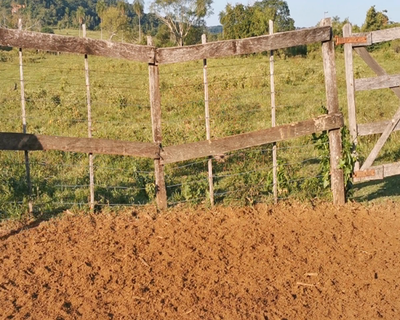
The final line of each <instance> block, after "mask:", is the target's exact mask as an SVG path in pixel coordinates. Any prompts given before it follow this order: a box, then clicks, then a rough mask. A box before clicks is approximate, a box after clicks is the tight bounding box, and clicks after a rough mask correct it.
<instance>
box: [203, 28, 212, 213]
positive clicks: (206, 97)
mask: <svg viewBox="0 0 400 320" xmlns="http://www.w3.org/2000/svg"><path fill="white" fill-rule="evenodd" d="M201 42H202V44H206V43H207V36H206V35H205V34H203V35H202V37H201ZM203 78H204V105H205V118H206V119H205V120H206V139H207V140H210V139H211V127H210V106H209V95H208V78H207V59H204V60H203ZM208 186H209V192H210V203H211V206H214V181H213V165H212V157H209V158H208Z"/></svg>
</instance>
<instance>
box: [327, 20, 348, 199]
mask: <svg viewBox="0 0 400 320" xmlns="http://www.w3.org/2000/svg"><path fill="white" fill-rule="evenodd" d="M321 26H332V22H331V19H330V18H326V19H323V20H322V22H321ZM331 38H332V39H331V40H329V41H325V42H322V55H323V63H324V73H325V90H326V100H327V101H326V102H327V108H328V113H329V114H334V113H339V112H340V110H339V96H338V88H337V79H336V64H335V44H334V41H333V37H331ZM340 131H341V130H340V129H334V130H330V131H329V149H330V165H331V188H332V193H333V203H334V204H337V205H343V204H344V203H345V202H346V199H345V190H344V176H343V170H342V169H340V168H339V161H340V159H341V157H342V137H341V132H340Z"/></svg>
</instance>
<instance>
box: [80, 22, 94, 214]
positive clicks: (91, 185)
mask: <svg viewBox="0 0 400 320" xmlns="http://www.w3.org/2000/svg"><path fill="white" fill-rule="evenodd" d="M82 35H83V37H84V38H86V24H82ZM85 81H86V101H87V109H88V137H89V138H91V137H92V99H91V97H90V77H89V60H88V56H87V54H85ZM93 157H94V156H93V153H89V189H90V203H89V205H90V211H93V210H94V167H93Z"/></svg>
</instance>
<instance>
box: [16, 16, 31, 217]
mask: <svg viewBox="0 0 400 320" xmlns="http://www.w3.org/2000/svg"><path fill="white" fill-rule="evenodd" d="M18 29H19V30H22V20H21V19H19V20H18ZM19 77H20V86H21V114H22V132H23V133H24V134H25V133H26V132H27V124H26V103H25V102H26V101H25V82H24V67H23V59H22V48H19ZM24 156H25V170H26V182H27V185H28V196H29V200H28V212H29V213H32V212H33V203H32V182H31V167H30V164H29V151H27V150H25V151H24Z"/></svg>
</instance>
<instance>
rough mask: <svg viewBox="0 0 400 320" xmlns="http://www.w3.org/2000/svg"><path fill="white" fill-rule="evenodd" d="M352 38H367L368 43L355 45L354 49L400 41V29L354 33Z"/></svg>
mask: <svg viewBox="0 0 400 320" xmlns="http://www.w3.org/2000/svg"><path fill="white" fill-rule="evenodd" d="M351 36H352V37H367V39H368V41H367V43H365V44H362V43H361V44H360V43H353V47H362V46H368V45H371V44H374V43H381V42H385V41H392V40H396V39H400V28H399V27H397V28H389V29H384V30H377V31H372V32H362V33H353V34H352V35H351Z"/></svg>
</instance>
